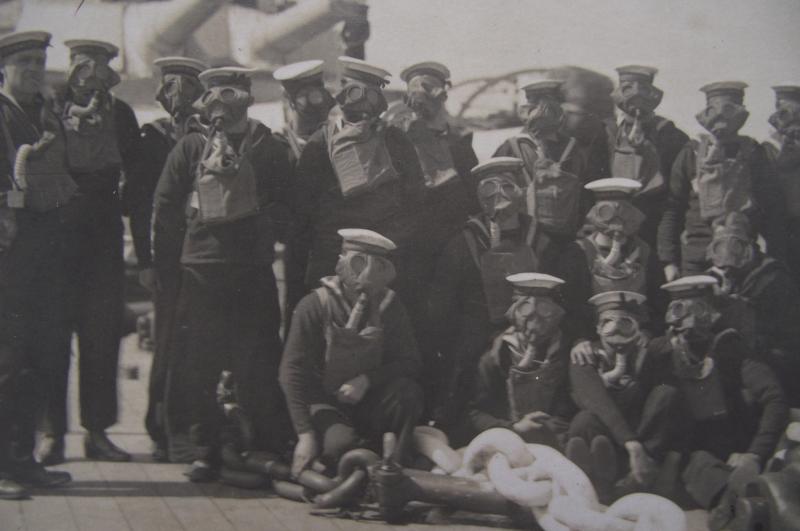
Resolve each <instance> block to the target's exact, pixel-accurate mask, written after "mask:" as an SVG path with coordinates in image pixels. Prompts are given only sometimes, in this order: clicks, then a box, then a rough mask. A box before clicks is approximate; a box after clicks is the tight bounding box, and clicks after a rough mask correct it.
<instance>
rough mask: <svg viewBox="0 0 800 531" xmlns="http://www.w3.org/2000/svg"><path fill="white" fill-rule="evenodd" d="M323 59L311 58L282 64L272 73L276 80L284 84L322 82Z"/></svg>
mask: <svg viewBox="0 0 800 531" xmlns="http://www.w3.org/2000/svg"><path fill="white" fill-rule="evenodd" d="M324 64H325V61H321V60H320V59H312V60H310V61H300V62H298V63H290V64H288V65H284V66H282V67H280V68H278V69H277V70H275V71H274V72H273V73H272V77H274V78H275V80H276V81H280V82H281V83H283V84H284V85H286V84H287V83H300V82H307V81H312V80H313V81H316V80H319V81H320V82H322V65H324Z"/></svg>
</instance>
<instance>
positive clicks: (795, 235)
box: [786, 217, 800, 286]
mask: <svg viewBox="0 0 800 531" xmlns="http://www.w3.org/2000/svg"><path fill="white" fill-rule="evenodd" d="M786 263H787V264H788V265H789V269H790V270H791V272H792V276H793V277H794V281H795V282H796V283H797V285H798V286H800V217H798V218H791V219H790V220H789V221H788V223H787V229H786Z"/></svg>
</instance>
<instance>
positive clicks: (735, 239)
mask: <svg viewBox="0 0 800 531" xmlns="http://www.w3.org/2000/svg"><path fill="white" fill-rule="evenodd" d="M753 256H754V251H753V243H752V242H751V241H750V240H749V239H747V238H743V237H741V236H734V235H730V234H724V235H718V236H714V239H713V240H712V242H711V243H710V244H709V245H708V250H707V252H706V257H707V258H708V259H709V260H710V261H711V263H713V264H714V267H717V268H720V269H722V270H726V269H736V270H738V269H744V268H746V267H747V266H748V265H749V264H750V263H751V262H752V261H753Z"/></svg>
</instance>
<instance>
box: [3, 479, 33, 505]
mask: <svg viewBox="0 0 800 531" xmlns="http://www.w3.org/2000/svg"><path fill="white" fill-rule="evenodd" d="M27 497H28V491H27V490H26V489H25V487H23V486H22V485H20V484H19V483H17V482H16V481H14V480H13V479H3V478H0V500H24V499H25V498H27Z"/></svg>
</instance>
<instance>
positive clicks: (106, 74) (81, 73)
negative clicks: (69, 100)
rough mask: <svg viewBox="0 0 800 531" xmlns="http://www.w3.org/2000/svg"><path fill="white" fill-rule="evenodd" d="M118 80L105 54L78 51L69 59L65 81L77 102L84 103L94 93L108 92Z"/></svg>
mask: <svg viewBox="0 0 800 531" xmlns="http://www.w3.org/2000/svg"><path fill="white" fill-rule="evenodd" d="M119 82H120V77H119V74H117V73H116V72H114V70H112V69H111V67H110V66H108V58H107V57H105V56H102V55H89V54H82V53H80V54H75V55H73V56H72V58H71V59H70V68H69V72H68V75H67V83H68V84H69V86H70V89H71V90H72V92H73V94H74V95H75V96H76V99H77V100H79V101H78V102H79V103H82V104H83V103H86V102H87V101H88V100H89V99H90V98H91V97H92V96H93V95H94V94H95V93H106V92H108V91H109V90H111V88H112V87H114V86H115V85H117V84H118V83H119Z"/></svg>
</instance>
